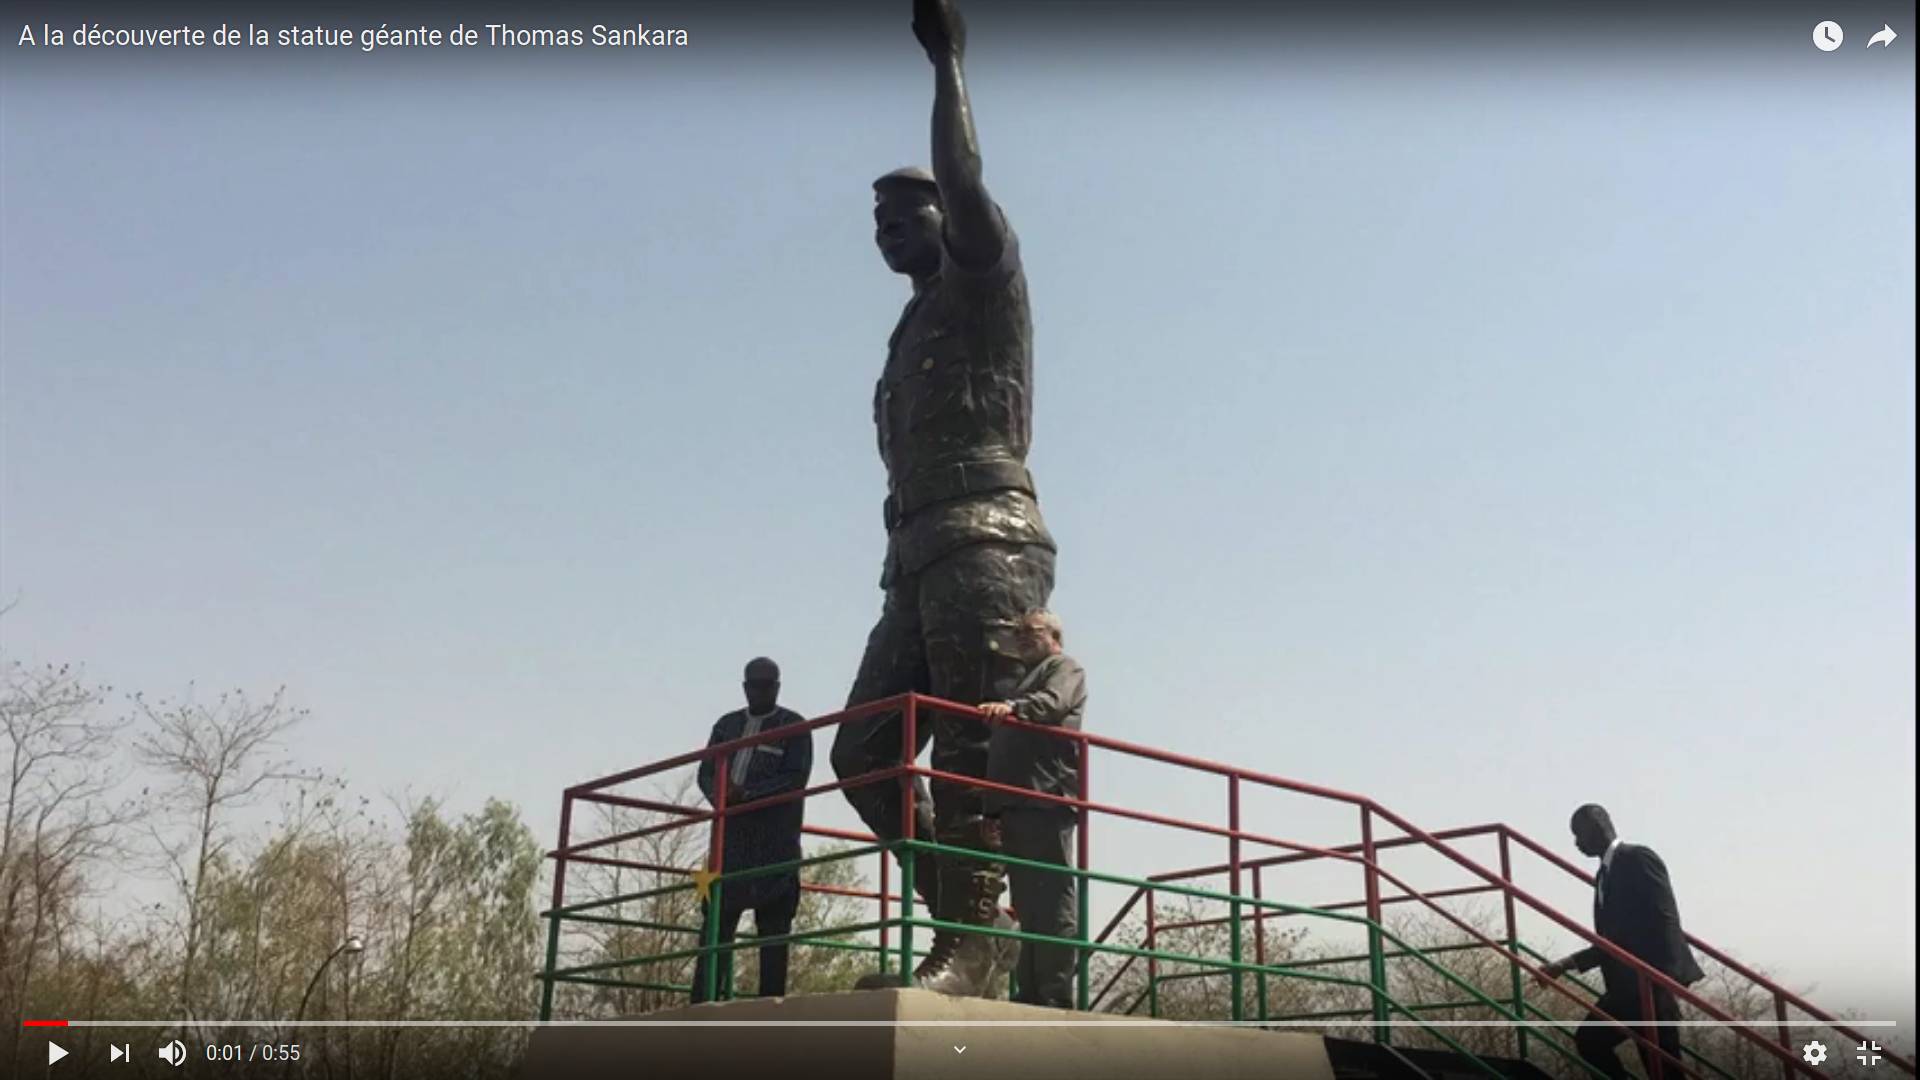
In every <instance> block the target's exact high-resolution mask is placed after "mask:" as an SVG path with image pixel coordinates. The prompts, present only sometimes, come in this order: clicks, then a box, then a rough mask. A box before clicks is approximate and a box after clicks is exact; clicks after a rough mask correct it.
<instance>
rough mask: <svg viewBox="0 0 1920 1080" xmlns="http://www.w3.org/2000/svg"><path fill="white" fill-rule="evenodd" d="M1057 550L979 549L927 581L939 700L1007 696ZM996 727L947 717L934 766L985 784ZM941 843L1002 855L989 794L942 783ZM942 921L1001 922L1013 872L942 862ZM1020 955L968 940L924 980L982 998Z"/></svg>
mask: <svg viewBox="0 0 1920 1080" xmlns="http://www.w3.org/2000/svg"><path fill="white" fill-rule="evenodd" d="M1053 565H1054V560H1053V552H1051V551H1049V550H1047V549H1046V548H1041V547H1030V546H1023V545H1015V544H974V545H971V546H968V547H965V548H961V549H959V550H958V551H955V552H953V553H952V554H950V555H947V556H946V557H944V558H942V559H940V560H938V561H936V562H935V563H933V564H932V565H931V566H929V567H927V568H926V569H925V570H924V571H923V572H922V573H921V574H920V579H921V580H920V598H919V599H920V621H921V625H922V627H923V633H924V634H925V637H926V655H927V667H928V674H929V677H930V684H931V692H932V694H933V695H934V696H935V697H939V698H945V699H947V700H950V701H958V702H962V703H964V704H968V705H974V704H978V703H980V702H983V701H1001V700H1005V699H1006V698H1007V697H1009V696H1010V695H1011V694H1012V692H1013V690H1014V689H1015V687H1017V686H1018V685H1019V682H1020V678H1021V676H1022V675H1023V674H1024V672H1025V665H1024V664H1023V663H1022V662H1021V661H1019V660H1018V659H1017V658H1016V656H1015V652H1016V645H1015V641H1014V637H1013V631H1014V629H1015V627H1017V626H1018V625H1019V621H1020V617H1021V616H1022V615H1024V614H1025V613H1027V612H1028V611H1031V610H1033V609H1034V608H1039V607H1045V606H1046V603H1047V597H1048V596H1049V595H1051V593H1052V591H1053ZM991 736H992V728H991V727H990V726H989V725H988V724H987V723H986V722H985V721H983V720H980V719H977V718H974V717H966V716H958V715H953V714H949V713H936V714H935V715H934V719H933V756H932V765H933V768H934V769H936V770H938V771H940V772H943V773H948V774H952V775H954V776H957V777H979V778H984V777H985V775H986V771H987V748H988V743H989V741H990V738H991ZM932 788H933V815H934V835H935V836H937V837H938V838H939V839H940V842H941V843H942V844H943V845H946V846H949V847H960V848H970V849H973V850H976V851H981V852H984V853H992V852H997V851H999V850H1000V841H999V828H998V823H997V822H994V821H992V820H990V819H989V818H988V817H987V816H986V806H985V802H984V793H983V792H982V791H981V790H980V789H979V788H976V787H973V786H971V785H969V784H967V783H965V782H964V781H962V780H957V779H956V780H948V779H935V780H934V781H933V784H932ZM939 863H940V895H941V898H942V900H943V901H945V910H944V911H943V913H942V917H943V918H946V919H948V920H950V921H953V922H960V923H968V924H971V925H975V926H992V925H996V924H1001V925H1004V926H1007V927H1009V928H1010V927H1011V923H1009V922H1005V921H1004V920H1002V919H1001V917H1000V909H999V899H1000V895H1001V893H1002V892H1003V891H1004V890H1005V888H1006V868H1005V866H1004V865H1003V864H1001V863H999V862H998V861H995V860H991V859H968V858H963V857H952V856H948V857H943V858H941V859H940V860H939ZM1018 955H1019V945H1018V943H1017V942H1015V941H1013V940H1011V939H1002V938H992V937H985V936H978V935H969V936H967V937H965V938H964V939H963V940H962V941H961V942H960V944H959V946H958V948H957V949H956V951H955V954H954V958H953V961H952V962H951V963H950V964H949V965H948V967H947V970H946V972H945V973H942V974H937V975H935V976H930V977H929V979H926V980H921V985H924V986H927V988H929V989H937V990H941V991H943V992H945V993H955V994H969V995H973V994H985V993H990V992H992V991H993V990H994V989H996V986H997V984H999V983H1000V981H1001V980H1002V979H1003V978H1004V976H1005V974H1006V973H1007V972H1008V971H1010V970H1011V969H1012V967H1013V964H1014V962H1015V960H1016V958H1017V957H1018Z"/></svg>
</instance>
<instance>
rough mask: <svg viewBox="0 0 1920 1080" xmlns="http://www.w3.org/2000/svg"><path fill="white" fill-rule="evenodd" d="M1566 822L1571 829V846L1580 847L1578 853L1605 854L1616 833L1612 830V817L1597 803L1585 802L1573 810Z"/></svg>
mask: <svg viewBox="0 0 1920 1080" xmlns="http://www.w3.org/2000/svg"><path fill="white" fill-rule="evenodd" d="M1568 824H1569V825H1570V826H1571V827H1572V829H1573V846H1575V847H1577V848H1579V849H1580V854H1582V855H1591V856H1593V857H1595V858H1598V857H1599V856H1601V855H1605V854H1606V853H1607V845H1609V844H1611V843H1613V838H1614V837H1615V836H1616V835H1618V834H1617V833H1615V832H1614V831H1613V818H1612V817H1611V816H1610V815H1608V813H1607V808H1606V807H1604V806H1601V805H1600V804H1599V803H1587V804H1586V805H1585V806H1582V807H1581V808H1580V809H1578V810H1575V811H1574V812H1573V820H1572V821H1571V822H1569V823H1568Z"/></svg>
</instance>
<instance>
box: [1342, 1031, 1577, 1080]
mask: <svg viewBox="0 0 1920 1080" xmlns="http://www.w3.org/2000/svg"><path fill="white" fill-rule="evenodd" d="M1327 1057H1328V1059H1329V1060H1330V1061H1331V1062H1332V1064H1333V1075H1334V1078H1335V1080H1422V1078H1424V1080H1467V1078H1469V1077H1472V1078H1475V1080H1479V1078H1481V1077H1484V1076H1485V1075H1486V1074H1485V1073H1484V1072H1483V1071H1481V1069H1480V1067H1479V1066H1478V1065H1475V1064H1474V1062H1473V1061H1471V1060H1469V1059H1467V1058H1465V1057H1463V1056H1461V1055H1459V1054H1455V1053H1453V1052H1451V1051H1447V1050H1419V1049H1413V1048H1410V1047H1396V1046H1378V1045H1376V1044H1374V1043H1370V1042H1361V1041H1359V1040H1356V1039H1331V1038H1330V1039H1328V1040H1327ZM1480 1061H1482V1062H1484V1063H1485V1064H1486V1065H1487V1066H1488V1067H1490V1068H1492V1069H1494V1070H1495V1071H1496V1072H1498V1073H1499V1074H1500V1075H1502V1076H1506V1077H1511V1078H1512V1080H1547V1078H1548V1076H1549V1074H1548V1073H1546V1072H1545V1071H1544V1070H1542V1069H1541V1068H1540V1067H1539V1066H1538V1065H1535V1064H1533V1063H1532V1062H1530V1061H1522V1060H1520V1059H1519V1058H1509V1057H1491V1056H1482V1057H1480Z"/></svg>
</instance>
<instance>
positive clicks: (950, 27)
mask: <svg viewBox="0 0 1920 1080" xmlns="http://www.w3.org/2000/svg"><path fill="white" fill-rule="evenodd" d="M913 36H914V37H916V38H918V39H920V47H921V48H923V49H925V50H927V59H929V60H932V61H933V62H934V63H936V64H937V63H939V62H940V61H942V60H945V59H947V58H948V57H952V58H953V59H955V60H958V59H960V57H961V56H962V55H963V54H964V53H965V52H966V51H967V24H966V23H964V22H962V21H960V12H958V11H957V10H955V9H954V6H953V0H913Z"/></svg>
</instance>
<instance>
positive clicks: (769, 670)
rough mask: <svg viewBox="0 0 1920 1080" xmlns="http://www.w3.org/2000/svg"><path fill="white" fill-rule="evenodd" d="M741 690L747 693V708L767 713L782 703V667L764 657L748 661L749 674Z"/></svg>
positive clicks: (742, 683)
mask: <svg viewBox="0 0 1920 1080" xmlns="http://www.w3.org/2000/svg"><path fill="white" fill-rule="evenodd" d="M740 688H741V689H742V690H745V691H746V693H747V708H748V709H751V710H752V711H754V712H756V713H763V712H766V711H767V710H768V709H771V708H773V707H774V705H776V704H778V703H779V701H780V665H779V664H776V663H774V662H773V661H771V660H769V659H767V658H766V657H764V656H756V657H754V658H753V659H752V660H749V661H747V672H746V677H745V679H744V680H743V681H742V682H741V684H740Z"/></svg>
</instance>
